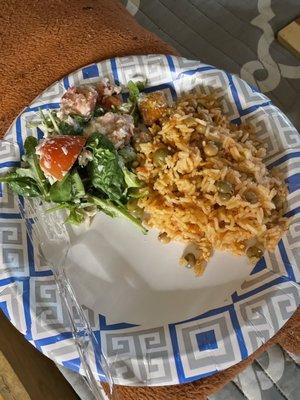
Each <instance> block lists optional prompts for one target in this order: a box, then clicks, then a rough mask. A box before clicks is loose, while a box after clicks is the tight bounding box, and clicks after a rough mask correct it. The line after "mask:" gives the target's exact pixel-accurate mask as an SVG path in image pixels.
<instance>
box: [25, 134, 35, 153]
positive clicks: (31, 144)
mask: <svg viewBox="0 0 300 400" xmlns="http://www.w3.org/2000/svg"><path fill="white" fill-rule="evenodd" d="M37 145H38V140H37V138H35V137H34V136H28V137H27V138H26V140H25V142H24V149H25V154H26V156H28V157H30V156H32V155H33V154H35V149H36V146H37Z"/></svg>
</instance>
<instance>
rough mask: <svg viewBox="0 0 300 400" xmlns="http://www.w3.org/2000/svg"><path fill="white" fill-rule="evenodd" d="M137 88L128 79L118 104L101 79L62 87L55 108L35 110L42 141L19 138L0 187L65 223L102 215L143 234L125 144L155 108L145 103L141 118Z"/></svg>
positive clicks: (137, 184) (138, 191)
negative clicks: (14, 162)
mask: <svg viewBox="0 0 300 400" xmlns="http://www.w3.org/2000/svg"><path fill="white" fill-rule="evenodd" d="M144 86H145V84H144V83H142V82H136V83H134V82H132V81H130V82H129V83H128V85H127V90H126V92H127V93H128V99H127V101H125V102H124V101H122V97H121V87H120V86H116V85H114V84H112V83H111V82H109V80H108V79H102V80H101V81H100V82H98V83H97V84H96V85H82V86H78V87H71V88H69V89H68V90H67V91H66V92H65V93H64V95H63V96H62V99H61V104H60V109H58V110H40V112H39V120H38V121H37V123H36V124H35V126H38V127H39V128H40V129H41V130H42V131H43V133H44V138H43V139H41V140H38V139H37V138H36V137H34V136H29V137H27V138H26V140H25V143H24V149H25V154H24V155H23V156H22V163H21V167H20V168H17V169H15V170H14V171H13V172H10V173H9V174H7V175H6V176H0V182H5V183H7V184H8V186H9V187H10V188H11V189H12V190H13V192H15V193H16V194H18V195H21V196H26V197H38V198H40V199H41V200H43V201H46V202H49V203H51V205H50V206H49V212H50V211H54V210H58V209H65V210H67V212H68V216H67V218H66V222H68V223H71V224H80V223H82V222H84V221H87V220H88V221H89V220H90V219H91V218H92V217H93V216H94V215H95V214H96V213H97V212H99V211H102V212H104V213H106V214H107V215H109V216H111V217H124V218H126V219H127V220H129V221H131V222H132V223H133V224H134V225H135V226H136V227H138V228H139V229H140V230H141V231H142V232H143V233H146V232H147V230H146V229H145V227H144V226H143V225H142V210H141V209H140V208H139V207H137V201H138V199H139V198H141V197H143V196H145V195H147V190H148V189H147V187H145V186H144V185H143V184H142V182H141V181H139V179H138V178H137V176H136V174H135V172H134V168H135V167H136V166H137V164H138V162H137V154H136V151H135V149H134V145H133V144H134V143H136V142H138V141H139V140H140V139H141V138H142V137H143V135H147V132H146V127H145V125H144V124H142V122H143V116H144V119H145V120H146V122H147V120H149V116H150V117H151V112H152V111H153V112H154V113H157V110H156V109H155V104H154V103H153V102H152V106H151V107H152V108H151V107H150V108H151V109H150V114H149V109H147V104H146V103H147V102H146V103H145V98H144V100H143V101H142V102H141V103H140V100H141V98H142V97H143V95H142V96H141V93H140V92H141V90H143V88H144ZM161 101H164V100H162V99H161ZM140 104H141V106H140ZM145 104H146V107H145ZM153 106H154V107H153ZM151 110H152V111H151ZM150 119H151V118H150ZM150 122H151V123H152V121H150Z"/></svg>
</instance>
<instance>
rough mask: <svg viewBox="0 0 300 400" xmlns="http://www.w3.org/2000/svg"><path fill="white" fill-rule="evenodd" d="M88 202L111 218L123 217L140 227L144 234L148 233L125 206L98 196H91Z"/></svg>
mask: <svg viewBox="0 0 300 400" xmlns="http://www.w3.org/2000/svg"><path fill="white" fill-rule="evenodd" d="M87 200H88V201H89V202H90V203H93V204H95V205H97V206H98V207H99V208H100V209H101V210H102V211H103V212H105V213H106V214H108V215H109V216H111V217H123V218H125V219H127V220H128V221H130V222H132V223H133V224H134V225H135V226H136V227H138V228H139V229H140V230H141V231H142V232H143V233H144V234H146V233H147V232H148V231H147V229H146V228H145V227H144V226H143V225H142V223H141V221H140V220H139V219H138V218H135V217H134V216H133V215H131V214H130V213H129V212H128V211H127V209H126V208H125V207H124V206H120V205H118V206H116V205H115V204H113V203H112V202H111V201H110V200H105V199H101V198H99V197H96V196H91V195H89V196H88V198H87Z"/></svg>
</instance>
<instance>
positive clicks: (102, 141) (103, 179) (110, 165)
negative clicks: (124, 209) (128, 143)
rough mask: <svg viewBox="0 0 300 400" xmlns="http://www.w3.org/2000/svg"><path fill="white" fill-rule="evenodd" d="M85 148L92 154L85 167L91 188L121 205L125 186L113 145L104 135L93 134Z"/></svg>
mask: <svg viewBox="0 0 300 400" xmlns="http://www.w3.org/2000/svg"><path fill="white" fill-rule="evenodd" d="M86 148H87V149H88V150H90V151H91V152H92V153H93V159H92V161H90V162H89V163H88V165H87V169H88V173H89V176H90V179H91V183H92V186H94V188H96V189H99V190H101V191H102V192H103V193H105V194H106V195H107V196H108V197H109V198H110V199H111V200H113V201H116V202H118V203H121V199H122V196H123V192H124V190H125V187H126V185H125V180H124V175H123V172H122V169H121V167H120V165H119V162H118V153H117V152H116V150H115V148H114V145H113V143H112V142H111V141H110V140H108V139H107V138H106V137H105V136H104V135H102V134H99V133H94V134H93V135H92V136H91V137H90V139H89V140H88V142H87V144H86Z"/></svg>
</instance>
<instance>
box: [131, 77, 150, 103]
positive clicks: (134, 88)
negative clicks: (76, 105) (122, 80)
mask: <svg viewBox="0 0 300 400" xmlns="http://www.w3.org/2000/svg"><path fill="white" fill-rule="evenodd" d="M145 86H146V81H145V82H142V81H138V82H133V81H129V82H128V83H127V87H128V91H129V100H130V101H131V102H132V103H137V101H138V98H139V95H140V92H141V91H142V90H144V89H145Z"/></svg>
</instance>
